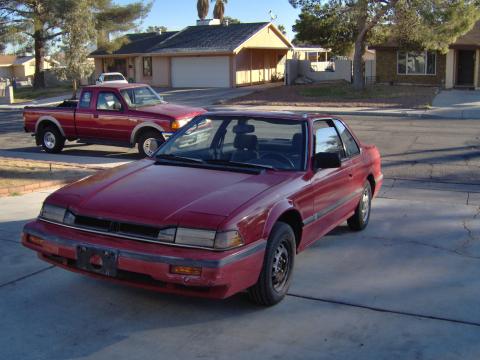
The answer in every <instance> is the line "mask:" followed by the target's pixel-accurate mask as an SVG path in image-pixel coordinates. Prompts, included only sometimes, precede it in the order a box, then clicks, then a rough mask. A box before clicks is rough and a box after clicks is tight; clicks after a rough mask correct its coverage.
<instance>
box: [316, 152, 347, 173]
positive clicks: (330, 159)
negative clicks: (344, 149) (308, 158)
mask: <svg viewBox="0 0 480 360" xmlns="http://www.w3.org/2000/svg"><path fill="white" fill-rule="evenodd" d="M341 166H342V161H341V160H340V155H339V154H338V153H326V152H321V153H317V154H315V155H314V157H313V169H314V170H318V169H334V168H339V167H341Z"/></svg>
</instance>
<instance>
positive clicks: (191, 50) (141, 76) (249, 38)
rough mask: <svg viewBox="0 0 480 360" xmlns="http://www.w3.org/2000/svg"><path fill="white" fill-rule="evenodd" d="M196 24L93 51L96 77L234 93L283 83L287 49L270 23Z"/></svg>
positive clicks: (132, 36)
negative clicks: (114, 75) (119, 75)
mask: <svg viewBox="0 0 480 360" xmlns="http://www.w3.org/2000/svg"><path fill="white" fill-rule="evenodd" d="M199 24H202V25H197V26H189V27H187V28H185V29H183V30H181V31H178V32H172V31H169V32H165V33H145V34H130V35H127V38H128V39H129V41H130V42H129V43H127V44H126V45H124V46H122V47H121V48H120V49H118V50H117V51H115V52H113V53H112V54H108V53H106V52H104V51H101V50H96V51H94V52H93V53H92V54H91V57H93V58H94V59H95V73H96V76H98V75H99V74H100V73H102V72H107V71H118V72H121V73H122V74H124V75H125V76H126V77H127V79H129V80H132V81H135V82H142V83H147V84H150V85H153V86H169V87H236V86H243V85H251V84H259V83H265V82H270V81H276V80H278V79H279V78H283V76H284V71H285V61H286V59H287V56H288V54H289V51H290V50H291V49H292V47H293V46H292V44H291V43H290V41H289V40H288V39H287V38H286V37H285V36H284V35H283V34H282V32H281V31H279V30H278V29H277V27H276V26H275V25H273V24H272V23H242V24H231V25H219V22H216V21H203V22H201V21H199ZM203 24H209V25H203Z"/></svg>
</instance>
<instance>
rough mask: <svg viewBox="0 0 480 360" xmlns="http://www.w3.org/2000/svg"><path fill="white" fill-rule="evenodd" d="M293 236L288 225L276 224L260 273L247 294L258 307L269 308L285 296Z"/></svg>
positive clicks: (293, 245) (290, 263)
mask: <svg viewBox="0 0 480 360" xmlns="http://www.w3.org/2000/svg"><path fill="white" fill-rule="evenodd" d="M295 252H296V246H295V234H294V232H293V230H292V228H291V226H290V225H288V224H286V223H283V222H278V223H276V224H275V226H274V227H273V229H272V232H271V234H270V238H269V240H268V244H267V249H266V251H265V258H264V261H263V267H262V271H261V273H260V277H259V279H258V281H257V283H256V284H255V285H254V286H252V287H251V288H250V289H249V290H248V292H249V295H250V298H251V299H252V300H253V301H254V302H255V303H257V304H259V305H266V306H271V305H275V304H276V303H278V302H280V301H281V300H282V299H283V298H284V297H285V295H286V294H287V291H288V288H289V287H290V282H291V279H292V272H293V265H294V263H295Z"/></svg>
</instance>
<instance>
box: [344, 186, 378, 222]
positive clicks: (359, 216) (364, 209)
mask: <svg viewBox="0 0 480 360" xmlns="http://www.w3.org/2000/svg"><path fill="white" fill-rule="evenodd" d="M371 203H372V187H371V186H370V182H368V181H367V182H366V183H365V185H364V186H363V191H362V197H361V198H360V201H359V202H358V205H357V208H356V209H355V214H353V215H352V216H351V217H349V218H348V220H347V223H348V226H349V227H350V229H352V230H355V231H360V230H363V229H365V228H366V227H367V225H368V220H370V208H371Z"/></svg>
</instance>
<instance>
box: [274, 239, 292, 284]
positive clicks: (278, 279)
mask: <svg viewBox="0 0 480 360" xmlns="http://www.w3.org/2000/svg"><path fill="white" fill-rule="evenodd" d="M287 246H288V245H287V244H286V241H285V240H284V241H282V242H281V243H280V245H278V247H277V249H276V250H275V255H274V257H273V266H272V284H273V288H274V289H275V291H277V292H279V291H281V290H282V289H283V288H284V287H285V284H286V282H287V280H288V276H289V273H290V254H289V252H288V248H287Z"/></svg>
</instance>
